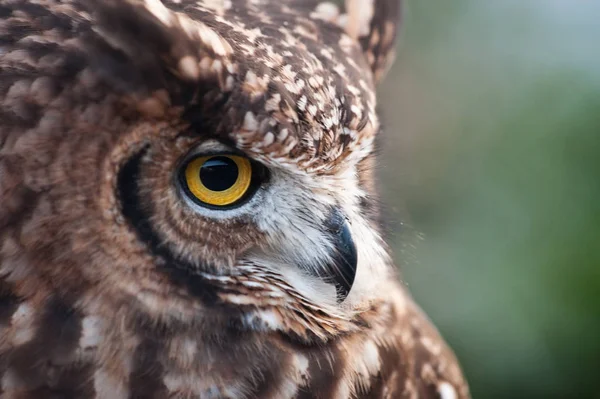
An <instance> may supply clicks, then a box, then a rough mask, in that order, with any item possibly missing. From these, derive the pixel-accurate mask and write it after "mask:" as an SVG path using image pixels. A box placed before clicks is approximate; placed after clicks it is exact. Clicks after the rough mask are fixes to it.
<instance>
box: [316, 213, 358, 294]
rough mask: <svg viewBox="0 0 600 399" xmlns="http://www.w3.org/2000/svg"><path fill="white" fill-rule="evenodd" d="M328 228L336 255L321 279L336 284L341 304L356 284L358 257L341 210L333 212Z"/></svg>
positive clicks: (327, 224)
mask: <svg viewBox="0 0 600 399" xmlns="http://www.w3.org/2000/svg"><path fill="white" fill-rule="evenodd" d="M326 227H327V230H328V232H329V233H330V234H331V235H332V243H333V244H334V251H335V253H334V255H333V259H332V261H331V263H330V264H329V265H326V266H325V267H324V270H323V274H324V275H322V276H321V277H323V278H324V279H327V280H330V281H331V282H333V283H334V284H335V287H336V293H337V301H338V303H340V302H342V301H344V299H346V297H347V296H348V294H349V293H350V289H351V288H352V284H353V283H354V278H355V276H356V268H357V264H358V255H357V252H356V245H355V244H354V240H353V239H352V234H351V232H350V226H349V224H348V220H347V218H346V217H345V216H344V215H343V214H342V213H341V212H340V211H339V210H337V209H334V210H333V211H332V212H331V214H330V217H329V219H328V221H327V223H326Z"/></svg>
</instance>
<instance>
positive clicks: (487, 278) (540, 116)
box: [379, 0, 600, 398]
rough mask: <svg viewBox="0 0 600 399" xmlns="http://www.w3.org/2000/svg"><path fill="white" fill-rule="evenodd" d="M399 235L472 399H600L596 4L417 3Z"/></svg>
mask: <svg viewBox="0 0 600 399" xmlns="http://www.w3.org/2000/svg"><path fill="white" fill-rule="evenodd" d="M380 107H381V113H382V115H383V120H384V128H385V131H384V134H383V136H384V137H383V138H382V142H381V152H382V155H383V157H382V160H381V167H380V171H379V172H380V175H381V177H382V184H381V189H382V191H383V193H384V202H385V203H386V204H387V207H388V209H387V217H386V220H387V229H388V230H389V232H390V233H389V234H390V242H391V243H392V246H393V249H394V252H395V259H396V261H397V263H398V264H399V265H400V267H401V269H402V275H403V279H404V281H405V282H406V284H407V285H408V287H409V289H410V290H411V292H412V293H413V295H414V296H415V298H416V299H417V301H418V302H419V303H420V304H421V306H422V307H423V308H424V309H425V311H426V312H427V313H428V314H429V316H430V317H431V318H432V319H433V320H434V322H435V323H436V325H437V326H438V327H439V329H440V330H441V332H442V334H443V335H444V336H445V337H446V338H447V340H448V341H449V342H450V344H451V346H452V347H453V348H454V350H455V351H456V353H457V355H458V357H459V358H460V360H461V362H462V364H463V367H464V370H465V373H466V375H467V378H468V380H469V382H470V384H471V388H472V392H473V396H474V397H475V398H600V380H599V377H600V242H599V238H600V237H599V236H600V1H597V0H452V1H446V0H413V1H410V0H409V3H408V5H407V7H406V9H405V15H404V26H403V32H402V38H401V42H400V44H399V52H398V60H397V62H396V64H395V65H394V67H393V69H392V70H391V72H390V74H389V75H388V79H387V80H386V82H385V83H384V84H383V85H382V86H381V87H380Z"/></svg>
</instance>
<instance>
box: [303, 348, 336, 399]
mask: <svg viewBox="0 0 600 399" xmlns="http://www.w3.org/2000/svg"><path fill="white" fill-rule="evenodd" d="M306 355H307V356H308V359H309V360H308V362H309V363H308V375H309V379H308V385H307V386H306V387H302V388H300V390H299V392H298V396H297V399H329V398H332V397H334V394H335V393H336V390H337V387H338V385H339V383H340V382H341V380H342V377H343V374H344V364H345V362H344V354H343V353H342V352H341V351H340V350H339V349H338V348H337V347H336V346H334V345H329V346H327V347H323V348H315V349H313V350H311V351H310V352H309V353H307V354H306Z"/></svg>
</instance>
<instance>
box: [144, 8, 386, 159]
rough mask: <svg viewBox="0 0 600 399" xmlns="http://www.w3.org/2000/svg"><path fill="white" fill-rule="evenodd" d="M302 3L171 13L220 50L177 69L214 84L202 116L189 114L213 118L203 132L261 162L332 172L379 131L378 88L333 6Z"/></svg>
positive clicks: (202, 100)
mask: <svg viewBox="0 0 600 399" xmlns="http://www.w3.org/2000/svg"><path fill="white" fill-rule="evenodd" d="M298 3H301V4H300V5H297V4H294V7H293V8H292V7H290V6H288V5H286V3H285V2H281V3H275V2H261V1H254V2H247V1H244V2H236V1H233V2H228V1H224V2H219V1H205V2H185V1H182V2H169V1H167V2H164V5H165V6H166V7H167V8H168V10H170V11H171V12H175V13H177V14H181V15H185V16H186V17H189V18H190V19H191V20H192V21H193V22H195V23H199V24H201V25H200V26H202V29H203V32H202V34H201V36H202V42H203V45H207V44H208V47H209V48H211V49H212V51H210V52H208V55H206V54H205V55H204V56H200V57H190V56H188V55H187V54H185V53H184V55H183V56H182V57H181V58H180V59H179V61H178V67H179V68H180V71H181V74H182V75H185V74H191V75H193V76H201V77H209V78H212V81H213V82H214V83H215V84H216V87H215V88H216V91H215V90H213V91H211V90H206V91H199V92H198V93H199V94H198V96H197V97H196V101H197V103H198V104H200V107H199V108H194V106H192V107H190V111H189V112H188V115H192V117H193V115H194V113H199V114H204V115H206V114H207V113H210V114H212V115H213V116H212V117H211V118H210V121H209V122H208V123H205V124H202V125H201V128H200V130H205V129H208V130H210V132H211V134H215V135H217V136H220V135H221V136H227V137H228V138H229V139H231V141H233V142H234V143H235V145H236V146H237V147H239V148H240V149H242V150H243V151H246V152H248V153H250V154H251V155H252V156H254V157H256V158H263V159H266V158H268V159H266V160H268V161H270V162H278V163H284V164H293V165H295V166H298V167H300V168H302V169H305V170H306V169H310V170H331V169H332V168H334V167H335V166H336V165H337V164H338V163H340V162H341V161H342V160H344V159H347V158H348V157H349V156H350V155H353V154H354V153H355V152H356V151H357V149H359V148H361V149H362V148H365V147H366V146H368V144H366V143H370V141H371V140H372V138H373V135H374V134H375V132H376V131H377V128H378V121H377V117H376V114H375V95H374V89H373V81H372V76H371V71H370V69H369V67H368V65H367V64H366V62H365V60H364V55H363V53H362V51H361V48H360V46H359V45H358V43H356V42H355V41H353V40H352V39H351V38H350V37H349V36H347V35H346V34H345V33H344V32H343V31H342V29H340V28H339V27H338V26H337V24H336V23H335V18H336V17H335V9H332V7H334V6H333V5H328V6H323V4H319V3H318V2H314V1H306V2H298ZM154 13H155V14H157V13H158V14H157V15H158V16H159V18H160V11H157V10H154ZM190 29H191V28H190ZM209 110H210V111H209ZM197 116H198V115H197ZM199 117H200V119H204V120H205V121H206V119H207V118H203V117H202V115H199Z"/></svg>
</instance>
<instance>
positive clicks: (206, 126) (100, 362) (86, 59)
mask: <svg viewBox="0 0 600 399" xmlns="http://www.w3.org/2000/svg"><path fill="white" fill-rule="evenodd" d="M399 16H400V4H399V1H395V0H349V1H347V10H345V11H344V10H338V9H337V7H336V6H334V5H333V4H331V3H320V2H319V1H313V0H306V1H305V0H296V1H292V0H287V1H275V0H243V1H242V0H221V1H219V0H204V1H192V0H164V1H162V2H160V1H158V0H96V1H94V0H62V1H60V0H0V104H1V106H0V203H1V205H0V393H1V395H2V398H64V397H68V398H110V399H118V398H166V397H173V398H196V397H198V398H350V397H352V398H401V397H402V398H434V397H440V398H443V399H452V398H468V397H469V391H468V387H467V385H466V383H465V381H464V379H463V377H462V374H461V371H460V367H459V365H458V363H457V361H456V359H455V357H454V355H453V354H452V352H451V351H450V349H448V348H447V346H446V344H445V343H444V341H443V339H442V338H441V337H440V336H439V334H438V333H437V331H436V330H435V328H434V327H433V326H432V325H431V324H430V322H429V321H428V320H427V318H426V317H425V316H424V315H423V313H422V312H421V310H420V309H419V308H418V307H417V306H416V305H415V304H414V303H413V301H412V299H411V298H410V296H409V294H408V293H407V292H406V291H405V289H404V288H403V287H402V286H401V284H400V283H399V282H398V279H397V276H396V275H395V272H394V267H393V264H392V263H391V261H390V260H389V257H388V256H387V253H386V250H385V244H384V243H383V241H382V240H381V239H380V237H379V234H378V232H377V221H376V218H377V214H378V210H377V205H376V204H377V201H376V199H375V198H376V193H375V192H374V191H373V190H374V189H373V176H372V163H373V140H374V137H375V135H376V134H377V133H378V130H379V121H378V118H377V115H376V112H375V107H376V98H375V89H374V85H375V84H376V83H377V82H378V81H381V80H382V79H383V78H384V75H385V71H386V69H387V68H388V67H389V65H390V63H391V60H392V59H393V48H394V39H395V36H396V33H397V26H398V20H399ZM215 141H216V142H217V143H220V144H218V145H220V146H226V147H227V148H232V149H236V150H237V151H241V152H243V153H245V154H246V155H247V156H249V157H251V158H253V159H255V160H257V161H260V162H262V163H264V164H265V165H267V166H268V167H269V168H271V169H272V170H273V171H274V172H273V173H274V175H277V176H283V177H281V181H283V182H284V183H281V184H282V187H284V189H283V190H280V191H281V192H278V191H277V190H276V184H274V183H273V184H272V186H273V187H275V188H270V189H269V190H270V191H268V190H267V191H264V192H261V194H260V195H262V196H263V197H262V199H263V201H262V202H260V203H257V204H255V205H254V206H255V208H253V209H259V210H260V209H262V208H261V207H267V206H271V207H273V209H274V210H275V211H272V210H264V211H261V212H264V215H263V216H261V218H260V219H259V218H258V216H257V217H255V218H252V217H251V216H248V215H240V216H236V217H231V218H228V219H223V218H220V219H219V218H210V217H206V216H202V215H199V214H198V213H197V212H195V211H194V210H193V209H191V208H190V207H189V206H186V205H185V203H184V202H183V201H182V200H181V197H180V196H178V195H177V192H176V190H175V189H173V177H172V176H173V173H174V171H175V170H177V167H178V165H179V163H180V162H181V159H182V157H184V156H186V154H188V153H189V152H190V151H191V150H192V149H193V148H196V147H197V146H199V145H200V146H202V145H208V144H207V143H211V142H215ZM219 148H221V147H219ZM288 182H292V183H288ZM271 195H272V196H273V198H271V197H270V196H271ZM277 196H280V197H281V198H283V200H282V201H280V202H277V198H278V197H277ZM290 204H291V205H290ZM295 204H301V205H302V209H300V210H299V209H298V207H295ZM331 204H336V206H339V207H340V208H343V209H344V210H345V212H346V214H347V215H348V219H349V221H350V222H351V225H352V233H353V235H354V236H355V240H356V241H357V246H358V247H359V274H358V275H357V281H358V282H357V283H356V284H355V286H356V287H355V288H353V291H351V293H350V296H349V297H348V299H347V300H346V301H344V303H342V304H339V305H338V304H335V303H334V302H333V303H332V302H330V301H328V300H326V298H325V297H324V296H323V295H321V294H320V293H319V289H315V288H314V287H313V286H316V287H321V286H320V285H318V282H315V281H314V279H312V280H311V279H310V278H309V277H307V276H306V275H304V274H302V273H300V274H298V272H297V268H295V267H288V265H287V263H286V262H285V261H282V263H281V264H277V265H276V266H275V267H273V265H272V263H273V259H292V258H294V257H298V256H300V255H298V254H297V253H296V252H294V251H296V250H297V249H294V248H293V245H292V247H287V246H286V245H287V242H289V241H290V237H292V238H294V237H295V238H296V239H297V240H299V241H298V242H301V240H302V239H304V238H302V237H304V236H303V235H298V234H304V235H306V236H309V235H310V234H311V233H310V232H311V231H313V230H314V231H315V232H316V233H314V234H317V233H318V232H319V231H320V230H319V223H320V222H321V220H322V218H323V217H322V214H323V213H324V212H325V211H324V210H325V209H329V207H330V206H331ZM278 207H279V208H278ZM261 212H258V211H257V214H260V215H262V213H261ZM286 212H287V213H286ZM297 213H299V214H300V216H298V218H299V219H297V220H300V221H302V223H306V225H305V227H306V228H305V229H304V230H302V229H298V230H300V232H294V231H291V232H290V231H289V230H286V228H284V227H281V226H287V225H286V223H287V222H286V220H287V219H286V218H291V220H292V221H294V220H296V219H294V217H295V216H297ZM277 217H280V218H279V219H278V218H277ZM290 223H291V222H290ZM294 223H295V222H294ZM289 228H291V227H288V229H289ZM311 229H313V230H311ZM292 230H293V229H292ZM315 237H320V236H318V235H316V236H315ZM291 241H293V240H291ZM318 241H319V240H316V241H315V240H313V241H308V242H311V243H313V244H315V245H317V244H316V243H317V242H318ZM292 244H294V243H293V242H292ZM290 248H291V249H290ZM361 248H362V249H361ZM301 249H302V248H301ZM305 251H306V252H307V253H311V252H315V253H316V252H318V251H316V250H315V251H313V250H312V249H310V248H306V249H305ZM360 251H362V252H360ZM286 256H287V257H286ZM302 256H304V255H302ZM306 256H313V255H306ZM314 256H315V257H317V258H315V259H317V260H318V259H319V258H318V254H316V255H314ZM294 259H295V258H294ZM292 263H293V262H292ZM280 267H281V269H280ZM361 273H362V274H361ZM306 281H308V283H306Z"/></svg>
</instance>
